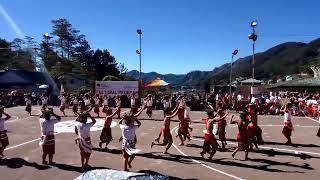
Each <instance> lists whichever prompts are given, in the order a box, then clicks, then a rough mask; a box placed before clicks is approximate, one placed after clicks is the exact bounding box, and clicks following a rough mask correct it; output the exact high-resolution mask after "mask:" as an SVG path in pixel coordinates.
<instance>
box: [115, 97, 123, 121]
mask: <svg viewBox="0 0 320 180" xmlns="http://www.w3.org/2000/svg"><path fill="white" fill-rule="evenodd" d="M121 105H122V103H121V98H120V96H118V97H116V108H117V109H118V111H117V116H118V119H121V117H120V113H121Z"/></svg>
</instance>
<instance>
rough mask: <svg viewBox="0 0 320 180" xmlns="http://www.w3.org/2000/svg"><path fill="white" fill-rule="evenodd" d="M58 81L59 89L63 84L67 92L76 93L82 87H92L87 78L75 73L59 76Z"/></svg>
mask: <svg viewBox="0 0 320 180" xmlns="http://www.w3.org/2000/svg"><path fill="white" fill-rule="evenodd" d="M56 79H58V80H57V81H58V83H59V87H60V85H61V83H62V84H63V88H64V90H65V92H75V91H78V90H79V88H80V87H83V86H89V85H90V84H89V83H90V82H89V80H88V79H87V78H85V77H84V76H81V75H77V74H74V73H62V74H60V75H59V76H57V78H56Z"/></svg>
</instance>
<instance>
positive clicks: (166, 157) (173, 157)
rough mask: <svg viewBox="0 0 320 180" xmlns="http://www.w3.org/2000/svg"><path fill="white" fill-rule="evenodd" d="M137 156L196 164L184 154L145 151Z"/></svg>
mask: <svg viewBox="0 0 320 180" xmlns="http://www.w3.org/2000/svg"><path fill="white" fill-rule="evenodd" d="M137 156H140V157H145V158H150V159H162V160H166V161H174V162H179V163H183V164H196V163H194V162H193V161H192V160H191V159H189V158H186V157H185V156H182V155H175V154H162V153H144V154H138V155H137Z"/></svg>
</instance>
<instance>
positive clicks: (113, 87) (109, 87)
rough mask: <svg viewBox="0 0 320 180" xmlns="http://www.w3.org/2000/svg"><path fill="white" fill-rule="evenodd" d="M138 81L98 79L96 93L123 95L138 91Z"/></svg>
mask: <svg viewBox="0 0 320 180" xmlns="http://www.w3.org/2000/svg"><path fill="white" fill-rule="evenodd" d="M138 91H139V82H138V81H96V92H95V93H96V94H99V95H108V96H111V97H113V96H121V95H130V94H132V93H138Z"/></svg>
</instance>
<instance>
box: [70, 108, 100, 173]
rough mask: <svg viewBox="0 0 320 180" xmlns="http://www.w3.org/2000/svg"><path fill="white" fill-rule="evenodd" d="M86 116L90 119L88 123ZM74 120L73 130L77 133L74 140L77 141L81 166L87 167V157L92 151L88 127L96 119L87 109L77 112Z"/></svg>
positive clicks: (88, 157)
mask: <svg viewBox="0 0 320 180" xmlns="http://www.w3.org/2000/svg"><path fill="white" fill-rule="evenodd" d="M88 117H89V118H90V119H91V122H90V123H87V120H88ZM76 121H78V122H76V126H75V131H76V134H77V135H78V138H77V140H76V142H78V143H79V148H80V156H81V166H82V167H84V168H86V167H89V165H88V163H89V159H90V156H91V152H92V148H93V146H92V144H91V138H90V128H91V127H92V126H93V125H94V124H95V123H96V119H95V118H93V117H92V116H91V115H90V113H89V112H88V111H84V112H83V113H81V114H79V117H78V118H77V120H76Z"/></svg>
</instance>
